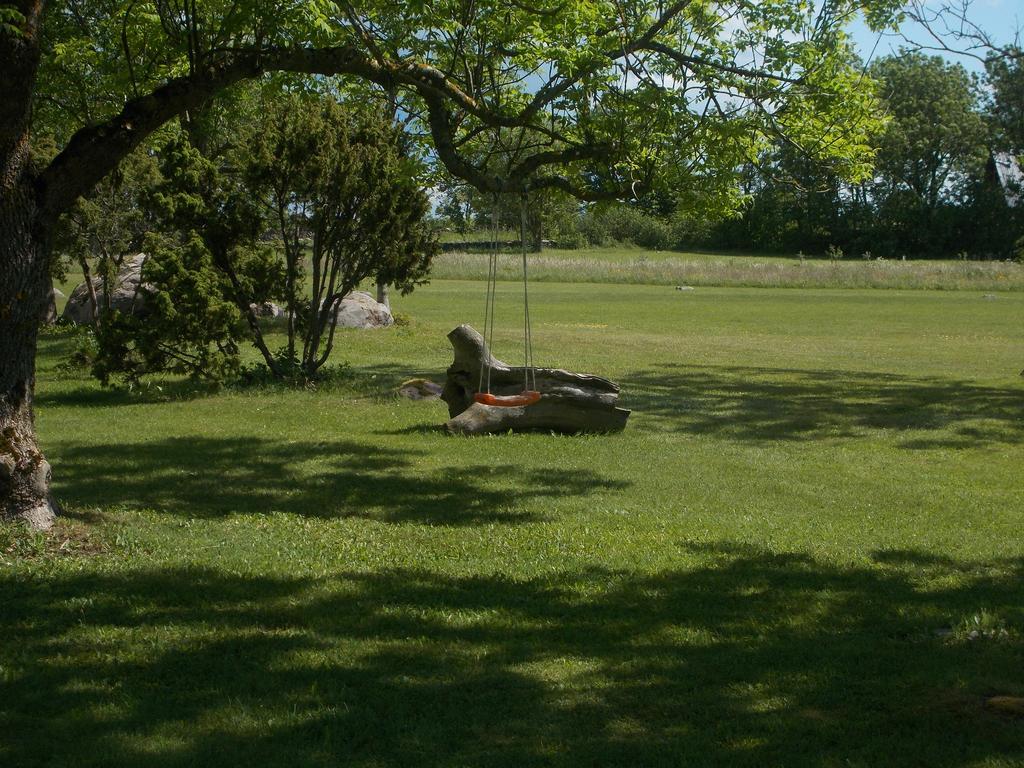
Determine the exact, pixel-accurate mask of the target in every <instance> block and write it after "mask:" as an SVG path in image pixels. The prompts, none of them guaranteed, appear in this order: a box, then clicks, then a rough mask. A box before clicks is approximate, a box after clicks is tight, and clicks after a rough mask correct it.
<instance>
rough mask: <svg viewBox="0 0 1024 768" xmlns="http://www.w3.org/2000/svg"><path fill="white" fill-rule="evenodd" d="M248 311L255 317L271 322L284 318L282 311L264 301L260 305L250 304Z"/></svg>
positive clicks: (270, 302) (273, 304)
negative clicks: (267, 319)
mask: <svg viewBox="0 0 1024 768" xmlns="http://www.w3.org/2000/svg"><path fill="white" fill-rule="evenodd" d="M249 309H251V310H252V311H253V314H255V315H256V317H261V318H269V319H271V320H276V319H277V318H279V317H284V310H283V309H282V308H281V307H279V306H278V305H277V304H275V303H274V302H272V301H264V302H263V303H262V304H250V305H249Z"/></svg>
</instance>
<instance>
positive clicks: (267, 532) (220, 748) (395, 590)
mask: <svg viewBox="0 0 1024 768" xmlns="http://www.w3.org/2000/svg"><path fill="white" fill-rule="evenodd" d="M520 293H521V285H517V284H516V283H514V282H503V283H501V284H500V285H499V310H500V312H501V316H500V317H499V334H498V337H497V340H496V343H495V350H494V351H495V354H496V355H498V356H499V357H502V358H506V359H508V360H509V361H510V362H517V358H518V356H519V355H520V349H519V344H520V340H519V332H518V330H517V329H518V327H519V326H518V324H517V323H516V319H517V317H518V312H519V311H520V305H519V304H518V303H517V302H518V301H519V298H518V297H519V295H520ZM986 294H989V297H988V298H986ZM394 305H395V309H396V311H398V312H400V313H401V314H402V315H403V316H405V317H407V318H408V324H406V325H401V326H396V327H392V328H389V329H386V330H383V331H378V332H344V333H342V334H341V338H340V339H339V342H338V347H337V351H336V354H335V361H336V362H338V363H342V362H345V363H348V365H349V376H348V377H347V378H344V379H342V380H340V381H338V382H336V383H333V384H332V385H331V386H329V387H324V388H322V389H320V390H319V391H304V390H294V389H283V388H260V389H248V390H247V389H233V388H228V389H226V390H223V391H219V392H212V391H210V390H209V389H208V388H202V387H198V388H196V387H189V386H183V385H180V384H176V383H175V382H174V381H171V380H166V381H162V380H157V381H156V382H155V384H154V385H153V386H150V387H145V388H143V389H142V390H134V391H126V390H104V389H102V388H100V387H99V386H98V385H97V384H96V383H95V382H93V381H92V380H91V379H89V377H88V376H87V374H86V373H84V372H81V371H76V370H68V369H66V368H63V367H61V362H62V361H63V360H64V359H65V357H66V353H67V352H68V350H69V348H70V346H71V344H72V339H71V338H70V336H68V335H67V334H66V333H64V332H56V333H54V334H52V335H48V336H46V337H45V338H44V339H43V340H42V342H41V352H40V358H39V381H38V394H37V423H38V429H39V432H40V435H41V439H42V441H43V448H44V450H46V451H47V455H48V457H49V459H50V460H51V462H52V463H53V465H54V478H53V488H54V492H55V493H56V495H57V497H58V498H59V499H60V501H61V502H62V503H63V504H64V506H65V510H66V515H65V518H64V520H63V521H62V523H61V526H60V528H59V529H58V530H57V531H56V532H55V533H54V534H52V535H50V536H32V535H27V534H23V533H20V532H18V531H16V530H14V529H9V528H5V529H0V537H3V538H2V539H0V594H3V595H4V600H3V607H2V609H0V632H2V633H3V637H4V638H5V642H4V644H3V645H2V646H0V734H2V735H0V763H3V764H9V765H18V766H43V765H46V766H56V765H71V764H74V765H76V766H90V765H96V766H99V765H103V766H111V765H124V766H127V765H137V764H139V763H141V762H145V763H147V764H151V765H153V766H184V765H214V764H236V765H238V764H259V765H267V766H273V765H282V766H283V765H323V766H328V765H351V766H366V767H367V768H369V767H370V766H375V767H376V766H396V767H397V766H416V765H422V766H428V765H429V766H437V765H445V766H465V765H487V766H503V765H507V766H528V765H538V766H540V765H545V766H551V765H556V766H576V765H601V766H611V765H621V766H662V765H702V766H703V765H721V766H765V765H772V766H840V765H842V766H864V767H865V768H866V767H868V766H878V765H886V766H917V765H928V766H943V767H946V766H948V767H949V768H952V767H953V766H988V767H995V766H1021V765H1024V721H1022V720H1021V719H1020V718H1018V717H1014V716H1012V715H1007V714H1002V713H1000V712H999V711H996V710H994V709H992V708H991V707H990V705H989V702H990V701H991V699H992V698H993V697H995V696H1017V697H1021V696H1024V599H1022V598H1024V587H1022V584H1024V581H1022V577H1024V537H1021V535H1020V531H1021V529H1022V517H1024V484H1022V483H1021V479H1020V467H1021V466H1022V461H1024V379H1022V378H1021V376H1020V375H1019V374H1020V372H1021V369H1022V368H1024V336H1022V333H1021V330H1022V328H1024V293H1021V292H1018V291H1015V290H1014V291H1011V290H1008V291H999V292H989V291H987V290H986V291H981V290H970V291H957V290H945V291H929V290H900V291H897V290H880V289H877V288H876V289H858V288H841V289H797V290H794V289H791V288H786V289H774V288H710V287H697V289H696V290H694V291H675V290H674V288H673V286H671V285H631V284H615V283H603V284H602V283H564V282H553V281H549V282H539V283H538V284H536V285H535V286H532V287H531V313H532V315H533V322H534V336H535V345H536V358H537V362H538V364H542V365H558V366H563V367H566V368H569V369H570V370H581V371H589V372H593V373H598V374H601V375H606V376H609V377H610V378H612V379H614V380H616V381H618V382H619V383H620V384H621V385H622V387H623V395H622V399H623V404H624V405H625V406H626V407H629V408H632V409H633V414H632V416H631V419H630V423H629V425H628V427H627V429H626V431H625V432H624V433H622V434H620V435H610V436H577V437H569V436H555V435H548V434H528V435H508V436H495V437H486V438H473V439H470V438H450V437H447V436H446V435H444V434H443V433H441V432H440V431H439V430H438V425H439V424H440V423H442V422H443V421H444V419H445V417H446V411H445V408H444V406H443V404H441V403H438V402H411V401H407V400H404V399H401V398H399V397H398V396H397V395H396V394H395V388H396V386H397V384H398V383H399V382H401V381H402V380H403V379H405V378H408V377H413V376H427V377H430V378H433V379H435V380H440V379H441V377H442V376H443V372H444V369H445V368H446V367H447V366H448V365H449V364H450V362H451V354H450V348H449V345H448V343H447V341H446V339H445V334H446V333H447V332H448V331H449V330H451V328H453V327H454V326H455V325H457V324H459V323H461V322H469V323H471V324H474V325H479V316H480V315H482V312H483V288H482V285H481V284H479V283H475V282H471V281H466V280H446V279H441V278H436V279H434V280H433V281H432V282H431V284H430V285H427V286H424V287H422V288H419V289H417V290H416V291H415V292H414V293H413V294H411V295H410V296H408V297H394Z"/></svg>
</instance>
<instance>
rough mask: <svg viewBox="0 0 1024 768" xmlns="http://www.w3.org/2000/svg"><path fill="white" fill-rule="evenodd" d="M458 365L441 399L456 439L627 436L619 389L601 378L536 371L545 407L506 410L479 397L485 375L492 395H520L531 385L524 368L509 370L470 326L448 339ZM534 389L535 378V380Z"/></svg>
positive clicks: (626, 414)
mask: <svg viewBox="0 0 1024 768" xmlns="http://www.w3.org/2000/svg"><path fill="white" fill-rule="evenodd" d="M448 340H449V341H450V342H451V344H452V347H453V349H454V351H455V361H454V362H453V363H452V365H451V367H450V368H448V376H447V379H446V381H445V385H444V390H443V391H442V393H441V398H442V399H443V400H444V401H445V402H446V403H447V404H448V413H449V415H450V416H451V419H450V420H449V421H448V423H447V424H445V427H446V429H447V430H448V432H450V433H451V434H461V435H479V434H485V433H488V432H507V431H509V430H512V431H516V432H526V431H535V430H542V431H554V432H567V433H577V432H621V431H622V430H623V429H624V428H625V426H626V420H627V419H628V418H629V414H630V412H629V411H628V410H626V409H625V408H619V407H618V406H617V403H618V399H619V386H618V384H615V383H614V382H611V381H609V380H608V379H603V378H601V377H600V376H591V375H589V374H584V373H571V372H569V371H564V370H562V369H560V368H535V369H534V370H533V373H534V374H535V375H536V388H537V390H538V391H540V392H541V399H540V401H539V402H537V403H535V404H533V405H528V406H522V407H515V408H505V407H496V406H490V405H481V404H480V403H477V402H475V401H474V399H473V396H474V395H475V394H476V393H477V391H478V389H479V386H480V380H481V376H480V372H481V369H483V370H484V380H486V377H487V373H486V368H487V367H488V366H489V367H490V391H491V392H492V393H493V394H496V395H515V394H519V393H520V392H521V391H522V390H523V388H524V384H525V379H526V371H525V369H523V368H519V367H513V366H509V365H506V364H505V363H503V362H501V361H500V360H497V359H496V358H494V357H493V356H492V355H491V354H490V353H489V352H488V351H487V349H486V346H485V344H484V339H483V337H482V336H481V335H480V334H479V333H477V332H476V331H475V330H473V328H471V327H470V326H468V325H460V326H459V327H458V328H456V329H455V330H453V331H452V332H451V333H449V334H448ZM530 384H531V386H532V385H533V376H532V375H531V377H530Z"/></svg>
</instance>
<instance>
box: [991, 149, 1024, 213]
mask: <svg viewBox="0 0 1024 768" xmlns="http://www.w3.org/2000/svg"><path fill="white" fill-rule="evenodd" d="M992 164H993V165H994V166H995V171H996V178H997V179H998V180H999V186H1001V187H1002V188H1003V195H1004V196H1005V197H1006V204H1007V205H1008V206H1010V207H1011V208H1014V207H1016V206H1017V203H1019V202H1020V200H1021V197H1022V195H1024V170H1021V167H1020V161H1019V160H1018V159H1017V156H1016V155H1013V154H1011V153H1009V152H993V153H992Z"/></svg>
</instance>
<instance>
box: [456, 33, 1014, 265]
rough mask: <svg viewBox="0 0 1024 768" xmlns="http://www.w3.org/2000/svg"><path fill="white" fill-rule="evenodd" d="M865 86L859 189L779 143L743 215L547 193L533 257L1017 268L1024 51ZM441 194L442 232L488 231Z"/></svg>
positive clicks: (467, 202) (657, 200)
mask: <svg viewBox="0 0 1024 768" xmlns="http://www.w3.org/2000/svg"><path fill="white" fill-rule="evenodd" d="M863 87H864V88H874V89H876V91H877V94H878V96H879V98H880V101H881V104H882V107H883V110H884V113H885V117H886V120H885V122H884V124H883V125H884V127H883V128H882V129H881V130H879V131H877V132H876V133H875V134H874V135H873V136H871V143H872V146H873V148H874V151H875V167H874V172H873V173H872V174H871V176H870V178H868V179H866V180H864V181H861V182H858V183H855V184H851V183H849V182H846V181H843V180H842V179H840V178H839V177H838V176H837V175H835V174H834V173H831V172H830V171H829V170H828V169H827V168H825V167H824V166H822V165H820V164H818V163H815V162H814V161H813V160H810V159H809V158H808V157H807V156H806V154H805V153H803V152H802V151H801V149H800V147H799V146H796V145H794V144H793V143H779V144H778V145H776V146H770V147H766V148H765V149H764V150H763V151H762V152H760V153H759V154H758V155H757V156H756V157H753V158H750V159H749V160H748V162H746V163H745V164H744V165H743V167H742V174H741V182H740V192H741V193H742V194H743V196H744V198H745V200H746V203H745V205H744V206H743V207H742V209H741V212H740V214H739V215H737V216H733V217H722V216H721V215H720V214H718V213H716V212H715V211H716V210H719V209H714V208H709V210H711V211H712V213H711V215H708V214H707V213H706V212H705V211H704V210H703V208H702V206H701V205H700V190H693V194H691V195H689V196H687V197H686V198H684V199H681V198H679V197H678V196H676V195H667V194H663V193H661V194H659V193H658V192H647V193H641V194H639V195H638V197H637V199H635V200H632V201H628V202H620V203H612V204H603V205H599V206H591V207H588V208H581V207H579V206H577V205H575V204H573V203H571V202H570V201H568V200H565V199H563V200H558V199H553V198H554V197H555V196H554V195H552V194H551V193H548V195H547V197H546V198H545V199H534V200H531V201H529V204H528V209H529V211H530V221H531V222H532V225H533V226H532V229H531V232H530V235H529V237H530V240H529V242H530V245H531V246H532V247H533V248H534V249H537V248H539V247H540V245H541V244H542V242H543V241H544V240H549V241H553V242H555V243H557V244H558V245H559V246H560V247H582V246H586V245H605V244H608V243H612V242H622V243H632V244H635V245H638V246H642V247H646V248H655V249H679V250H682V249H687V248H707V249H723V250H751V251H758V252H780V253H798V252H799V253H804V254H806V255H807V256H830V257H832V258H886V259H899V258H973V259H1007V258H1020V257H1021V255H1022V253H1024V239H1022V238H1024V190H1022V189H1019V188H1018V186H1019V181H1015V180H1014V178H1013V171H1014V164H1016V167H1017V169H1019V168H1020V167H1021V163H1020V159H1021V156H1022V155H1024V52H1022V51H1021V50H1020V49H1018V48H1010V49H1008V50H1004V51H1001V52H1000V54H999V55H992V56H990V58H989V59H988V60H987V62H986V66H985V72H984V75H983V76H978V75H974V74H971V73H969V72H967V71H966V70H965V69H964V68H963V67H962V66H961V65H959V64H953V63H950V62H948V61H946V60H945V59H943V58H940V57H938V56H929V55H925V54H923V53H920V52H914V51H903V52H901V53H900V54H899V55H893V56H888V57H885V58H882V59H879V60H877V61H875V62H874V63H873V64H871V65H870V66H868V67H866V68H865V70H864V81H863ZM997 163H1000V164H1002V166H1003V167H1002V168H997ZM442 192H443V194H442V200H441V204H440V205H439V207H438V215H439V216H440V218H441V219H442V221H443V223H444V225H445V226H446V227H447V228H448V229H450V230H455V231H459V232H463V233H464V232H467V231H468V230H471V229H474V228H481V227H486V226H488V225H489V224H490V222H491V212H492V208H493V205H494V203H493V201H492V200H491V199H487V198H482V197H481V196H480V195H479V194H478V193H475V192H473V191H471V190H469V189H467V188H466V187H464V186H460V185H451V186H449V187H447V188H443V190H442ZM1018 200H1019V202H1018ZM517 206H518V203H515V205H512V204H509V203H506V204H505V206H504V209H503V214H502V215H503V217H504V218H503V219H502V222H501V223H502V226H503V227H504V228H507V229H509V230H512V231H513V232H514V231H516V230H517V228H518V223H517V221H518V219H517V218H516V217H517V216H518V213H517V211H518V207H517Z"/></svg>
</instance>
